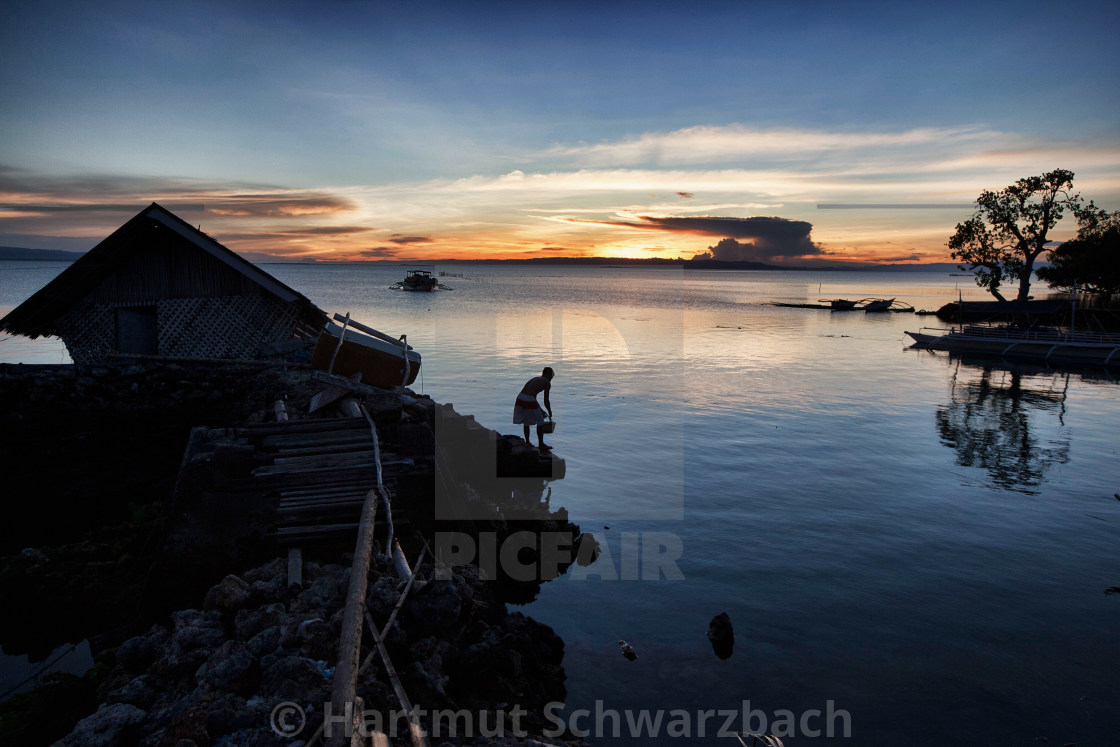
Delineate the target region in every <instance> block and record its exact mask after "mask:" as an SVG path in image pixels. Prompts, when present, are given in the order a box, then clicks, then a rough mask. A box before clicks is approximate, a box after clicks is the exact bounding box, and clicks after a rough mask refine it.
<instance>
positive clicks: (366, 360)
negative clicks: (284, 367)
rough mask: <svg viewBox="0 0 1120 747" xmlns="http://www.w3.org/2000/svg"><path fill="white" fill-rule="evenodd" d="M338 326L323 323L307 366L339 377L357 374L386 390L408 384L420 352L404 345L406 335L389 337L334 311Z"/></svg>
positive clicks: (406, 344) (414, 375)
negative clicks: (309, 364)
mask: <svg viewBox="0 0 1120 747" xmlns="http://www.w3.org/2000/svg"><path fill="white" fill-rule="evenodd" d="M334 318H335V319H336V320H338V321H340V322H342V325H338V324H335V323H334V322H327V324H326V326H325V327H324V328H323V331H322V332H321V333H320V334H319V339H318V341H317V342H316V344H315V352H314V353H313V354H312V356H311V365H312V367H314V368H317V369H319V370H321V371H327V372H328V373H332V374H337V375H339V376H353V375H355V374H360V376H361V378H360V382H361V383H362V384H369V385H371V386H377V387H382V388H385V389H389V388H392V387H395V386H408V385H409V384H411V383H412V382H414V381H416V376H417V375H418V374H419V373H420V353H418V352H416V351H415V350H413V349H412V346H411V345H409V344H408V336H407V335H401V337H400V339H396V338H393V337H390V336H389V335H387V334H385V333H383V332H379V331H377V330H376V329H373V328H372V327H367V326H365V325H364V324H359V323H358V322H355V321H354V320H353V319H351V318H350V315H349V314H347V315H346V316H345V317H343V316H340V315H338V314H335V315H334Z"/></svg>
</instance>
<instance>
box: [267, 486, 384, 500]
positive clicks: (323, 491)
mask: <svg viewBox="0 0 1120 747" xmlns="http://www.w3.org/2000/svg"><path fill="white" fill-rule="evenodd" d="M368 490H369V485H365V484H363V483H358V482H347V483H340V484H339V485H326V486H312V487H307V488H293V489H292V490H281V491H280V492H279V493H278V495H279V496H280V498H281V500H283V499H284V498H299V497H304V496H310V495H331V494H333V493H347V492H360V493H361V494H362V495H363V496H364V495H365V494H366V491H368Z"/></svg>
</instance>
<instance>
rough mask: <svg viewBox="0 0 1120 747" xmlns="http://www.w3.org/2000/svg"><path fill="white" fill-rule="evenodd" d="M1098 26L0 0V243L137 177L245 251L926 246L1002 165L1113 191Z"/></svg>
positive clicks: (111, 211)
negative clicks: (1070, 176)
mask: <svg viewBox="0 0 1120 747" xmlns="http://www.w3.org/2000/svg"><path fill="white" fill-rule="evenodd" d="M1118 28H1120V5H1118V4H1116V3H1115V2H1086V3H1081V4H1078V5H1076V6H1071V5H1056V4H1053V3H1050V2H1047V3H1033V2H1014V3H1005V4H991V3H983V2H969V3H957V4H950V3H917V4H913V3H906V4H904V3H896V2H887V3H838V2H828V3H780V2H766V3H753V2H742V1H741V2H734V3H722V2H697V3H679V2H674V3H660V2H652V1H646V2H641V3H637V2H595V3H581V2H573V1H572V0H568V1H566V2H563V3H559V2H558V3H536V2H527V1H526V0H522V1H521V2H511V3H496V2H487V3H479V2H436V3H428V2H408V3H404V2H401V3H381V2H332V1H330V0H319V1H318V2H314V3H312V2H306V3H304V2H282V1H277V0H272V1H269V2H236V1H228V0H227V1H223V2H214V3H211V2H191V3H186V2H183V3H178V2H144V3H120V2H113V1H112V0H108V1H107V2H98V3H90V2H82V3H69V2H50V1H49V0H37V1H35V2H23V1H22V0H8V1H7V2H5V3H4V6H3V10H0V102H2V106H0V245H6V246H21V247H36V248H57V249H70V250H84V249H88V248H90V247H92V246H93V245H94V244H96V243H97V242H98V241H99V240H100V239H102V238H104V237H105V236H107V235H108V234H109V233H111V232H112V231H113V230H114V229H116V228H117V227H118V226H120V225H121V224H122V223H123V222H124V221H125V220H127V219H128V218H130V217H131V216H132V215H134V214H135V213H137V212H139V211H140V210H141V209H142V208H143V207H145V206H146V205H147V204H148V203H150V202H152V201H157V202H160V203H161V204H163V205H164V206H165V207H168V208H169V209H171V210H172V211H174V212H176V213H177V214H179V215H180V216H181V217H183V218H184V219H185V220H187V221H189V222H191V223H192V224H195V225H200V226H201V227H202V229H203V230H204V231H206V232H207V233H209V234H211V235H212V236H214V238H216V239H217V240H219V241H221V242H222V243H224V244H225V245H227V246H229V247H230V248H232V249H234V250H236V251H239V252H242V253H245V254H246V255H247V256H250V257H251V258H253V259H264V258H267V256H269V255H270V256H273V257H282V258H286V259H300V258H315V259H318V260H354V259H363V258H364V259H393V258H397V259H416V260H425V259H429V260H430V259H441V258H475V257H496V258H522V257H524V258H527V257H539V256H584V255H601V256H616V257H676V256H683V257H690V256H692V255H694V254H697V253H700V252H705V251H708V250H709V247H715V249H714V250H713V251H715V253H716V254H717V256H731V255H735V257H737V258H743V259H757V260H761V261H768V262H776V263H806V262H827V263H835V262H839V261H867V260H877V261H890V262H913V261H921V262H936V261H946V260H947V259H948V257H947V252H948V250H947V249H946V248H945V243H946V241H947V239H948V237H949V235H950V234H951V233H952V231H953V228H954V226H955V224H956V223H957V222H958V221H961V220H963V219H965V218H967V217H968V216H969V215H970V213H971V210H970V208H969V207H968V205H969V203H971V202H972V201H973V200H974V199H975V198H976V196H977V195H978V194H979V192H980V190H982V189H985V188H991V189H995V188H999V187H1002V186H1005V185H1007V184H1009V183H1011V182H1013V181H1014V180H1015V179H1017V178H1020V177H1025V176H1029V175H1033V174H1040V173H1042V172H1044V171H1049V170H1052V169H1055V168H1067V169H1071V170H1073V171H1074V172H1076V175H1077V176H1076V179H1075V186H1076V188H1077V190H1078V191H1079V192H1081V194H1082V195H1083V196H1085V197H1087V198H1092V199H1094V200H1095V201H1096V202H1097V204H1098V205H1101V206H1103V207H1106V208H1108V209H1110V210H1116V209H1120V93H1118V92H1120V54H1118V53H1117V52H1116V38H1117V29H1118ZM852 206H861V207H852ZM1074 229H1075V226H1074V224H1073V221H1072V219H1067V220H1066V221H1064V222H1063V223H1062V224H1060V225H1059V229H1058V231H1057V232H1056V234H1055V238H1065V237H1068V236H1069V235H1072V232H1073V230H1074Z"/></svg>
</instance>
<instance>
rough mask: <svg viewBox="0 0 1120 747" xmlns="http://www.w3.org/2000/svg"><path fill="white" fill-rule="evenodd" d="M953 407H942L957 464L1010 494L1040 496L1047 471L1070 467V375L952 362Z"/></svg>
mask: <svg viewBox="0 0 1120 747" xmlns="http://www.w3.org/2000/svg"><path fill="white" fill-rule="evenodd" d="M952 365H954V366H955V370H954V372H953V374H952V376H951V377H950V378H949V402H948V404H946V405H942V406H939V407H938V408H937V414H936V419H937V429H938V431H939V433H940V436H941V441H942V443H944V444H945V445H946V446H949V447H951V448H952V449H954V450H955V451H956V452H957V464H959V465H960V466H962V467H981V468H983V469H985V470H987V472H988V475H989V476H990V477H991V479H992V482H994V483H995V484H996V485H997V486H999V487H1001V488H1004V489H1006V490H1013V491H1017V492H1021V493H1028V494H1036V493H1038V492H1039V489H1040V488H1041V486H1042V484H1043V482H1044V478H1045V475H1046V472H1047V470H1048V469H1049V468H1050V467H1052V466H1053V465H1055V464H1066V463H1067V462H1069V450H1070V430H1069V428H1068V426H1066V423H1065V414H1066V391H1067V390H1068V387H1069V377H1070V374H1068V373H1065V374H1059V373H1054V372H1046V371H1045V370H1044V369H1043V370H1039V371H1030V370H1019V369H1015V368H1010V369H1009V368H1000V367H996V366H993V365H991V364H973V363H969V362H967V361H964V360H960V359H958V360H955V361H953V362H952Z"/></svg>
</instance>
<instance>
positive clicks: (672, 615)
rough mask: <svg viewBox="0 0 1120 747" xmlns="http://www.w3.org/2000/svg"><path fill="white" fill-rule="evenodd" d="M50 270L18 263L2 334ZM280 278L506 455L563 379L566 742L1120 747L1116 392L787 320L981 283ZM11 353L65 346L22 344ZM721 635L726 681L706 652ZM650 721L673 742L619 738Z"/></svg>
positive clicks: (327, 270) (727, 277)
mask: <svg viewBox="0 0 1120 747" xmlns="http://www.w3.org/2000/svg"><path fill="white" fill-rule="evenodd" d="M61 267H63V265H57V266H55V267H53V268H50V267H47V266H46V265H42V266H40V265H38V263H36V264H35V265H32V264H31V263H23V264H20V263H9V265H8V266H6V267H3V268H0V282H2V283H3V286H2V289H3V290H2V293H0V313H6V312H7V311H8V310H10V308H11V307H12V306H14V305H15V304H17V303H19V302H20V301H21V300H22V299H23V298H25V297H26V296H27V295H30V293H31V292H33V291H34V290H35V289H36V288H38V287H39V286H40V285H42V283H44V282H46V280H47V279H49V277H51V276H52V275H53V273H54V272H57V271H58V270H59V269H61ZM20 268H27V269H20ZM265 269H267V270H268V271H269V272H271V273H273V274H274V275H276V276H277V277H278V278H280V279H281V280H283V281H284V282H285V283H287V284H289V285H291V286H292V287H294V288H296V289H298V290H300V291H301V292H303V293H304V294H306V295H307V296H309V297H310V298H311V299H312V300H313V301H315V302H316V303H317V304H319V305H320V306H321V307H323V308H325V309H328V310H330V311H339V312H343V313H345V312H347V311H349V312H350V313H351V314H352V316H353V317H354V318H355V319H358V320H360V321H363V322H366V323H368V324H370V325H372V326H375V327H377V328H379V329H381V330H383V331H385V332H388V333H391V334H394V335H399V334H402V333H407V334H408V336H409V342H410V343H411V344H413V345H414V346H415V347H416V348H417V349H418V350H420V352H421V353H422V354H423V356H424V367H423V369H422V372H423V380H422V381H418V382H417V385H418V386H421V387H422V388H423V390H424V391H425V392H427V393H428V394H430V395H432V396H433V397H434V398H435V399H437V400H439V401H443V402H453V403H454V404H455V406H456V408H457V409H458V410H459V411H460V412H466V413H473V414H475V415H476V416H477V417H478V419H479V421H480V422H482V423H483V424H484V425H487V426H489V427H493V428H497V429H499V430H502V431H503V432H506V433H515V432H518V431H519V428H518V427H515V426H513V425H512V424H511V423H510V405H511V400H512V399H513V395H514V394H516V392H517V391H518V390H519V389H520V386H521V384H522V383H523V382H524V381H525V380H526V379H528V378H529V377H530V376H533V375H535V374H536V373H538V372H539V370H540V368H541V367H542V366H545V365H551V366H553V367H554V368H555V369H556V372H557V378H556V380H555V381H554V385H553V395H552V402H553V406H554V410H555V413H556V418H557V421H558V424H559V425H558V428H557V432H556V434H555V435H554V436H553V437H552V443H553V444H554V445H555V447H556V451H557V453H558V454H559V455H560V456H562V457H564V458H565V459H566V460H567V464H568V472H567V477H566V479H564V480H561V481H557V482H554V483H553V484H552V492H551V505H552V507H553V508H557V507H560V506H564V507H566V508H567V509H568V511H569V512H570V514H571V516H572V518H573V520H574V521H576V522H577V523H579V524H581V525H582V526H583V528H584V529H585V530H591V531H593V532H594V533H595V534H596V536H597V538H598V539H599V541H600V543H602V544H603V545H604V546H605V548H606V550H607V552H606V553H605V554H604V555H603V557H602V558H600V560H599V561H598V562H597V563H595V564H593V565H592V566H590V567H589V568H577V569H574V570H575V572H573V573H570V574H569V575H568V576H565V577H563V578H561V579H560V580H558V581H555V582H552V583H550V584H546V585H545V587H544V589H543V591H542V593H541V595H540V598H539V599H538V600H537V601H536V602H534V603H533V604H532V605H530V606H529V607H528V608H527V609H526V610H525V611H526V612H527V613H528V614H530V615H532V616H533V617H535V618H537V619H539V620H541V621H543V622H545V623H547V624H549V625H551V626H552V627H553V628H554V629H555V630H556V631H557V632H558V633H559V634H560V635H561V636H562V637H563V638H564V640H565V642H566V645H567V648H566V654H565V668H566V670H567V673H568V682H567V685H568V691H569V699H568V704H567V708H566V710H565V711H562V712H560V713H559V714H558V716H557V718H558V719H563V720H564V721H565V723H570V719H571V718H572V717H573V716H575V717H576V718H579V714H578V713H577V711H578V710H579V709H587V710H588V711H590V712H591V713H590V716H589V717H586V718H582V720H578V721H577V722H576V723H575V725H576V726H579V727H582V728H585V729H591V730H595V727H596V724H595V715H596V714H595V712H596V709H597V708H598V709H599V710H600V711H602V712H604V714H603V716H602V718H601V719H600V720H601V722H602V726H603V732H604V733H605V734H607V735H608V736H609V735H610V734H611V733H612V732H613V729H614V724H615V723H616V722H617V723H619V732H620V734H621V735H622V736H621V737H620V739H619V740H618V741H620V742H624V743H638V742H642V743H651V742H658V743H663V742H670V743H679V744H712V743H717V742H725V743H727V744H732V743H735V744H737V742H735V741H734V740H733V739H728V738H722V739H721V738H719V737H717V736H716V732H717V731H718V730H719V728H720V727H721V726H722V725H723V722H724V720H725V717H724V716H723V715H721V714H714V715H712V716H711V717H709V718H707V719H706V720H705V719H703V718H702V716H701V714H702V712H704V711H709V710H711V711H719V710H725V711H729V710H734V711H736V712H737V713H739V714H740V715H739V716H738V717H737V718H736V719H735V720H734V722H733V723H732V728H734V729H736V730H743V729H750V730H762V729H763V728H765V729H766V730H770V731H773V730H775V729H777V731H778V733H779V734H782V733H786V734H788V733H789V731H790V729H791V727H792V730H793V731H794V732H796V734H797V736H796V737H794V738H793V739H786V740H785V741H786V744H787V745H789V744H794V745H800V744H816V743H838V744H860V745H904V744H914V745H944V744H1008V745H1010V744H1038V743H1040V742H1036V741H1035V740H1036V739H1037V738H1039V737H1045V738H1046V739H1047V740H1049V743H1050V744H1065V743H1068V742H1076V743H1078V744H1080V745H1090V744H1118V743H1120V737H1118V736H1117V735H1120V710H1118V709H1117V707H1116V706H1117V703H1120V683H1118V678H1117V675H1116V673H1117V672H1120V595H1106V594H1105V593H1104V591H1105V590H1106V589H1108V588H1109V587H1114V586H1118V585H1120V501H1118V500H1117V499H1116V498H1115V497H1114V494H1115V493H1118V492H1120V459H1118V458H1117V457H1118V450H1120V438H1118V437H1117V436H1118V432H1120V427H1118V426H1120V388H1118V386H1117V383H1116V381H1115V380H1114V379H1112V378H1108V377H1101V376H1094V375H1092V374H1091V373H1085V374H1080V373H1074V374H1069V373H1058V372H1047V371H1029V370H1009V369H1006V368H1001V367H998V366H994V367H993V366H988V367H984V366H981V365H975V364H972V363H965V362H961V361H958V360H955V359H954V360H950V359H949V358H948V357H946V356H945V355H943V354H930V353H926V352H919V351H912V350H908V349H907V348H908V344H909V338H905V336H904V334H903V332H904V330H906V329H914V328H916V327H918V326H921V325H923V324H927V325H936V324H937V322H936V320H935V319H934V318H933V317H925V318H917V317H915V316H913V315H910V314H864V313H862V312H849V313H831V312H828V311H815V310H805V309H788V308H777V307H773V306H770V305H768V303H769V302H771V301H787V302H805V301H809V302H813V301H816V300H817V299H818V298H834V297H849V298H860V297H865V296H884V297H892V296H896V297H898V298H899V299H900V300H903V301H907V302H909V303H911V304H913V305H914V306H915V307H918V308H930V309H933V308H937V307H938V306H940V305H941V304H943V303H945V302H947V301H949V300H953V299H955V298H957V296H958V293H962V294H963V295H964V297H965V298H966V299H968V298H970V297H972V298H977V299H980V298H983V295H982V294H981V293H980V292H979V291H978V290H977V289H976V288H975V287H974V286H973V285H972V284H971V279H970V278H967V277H950V276H947V275H943V274H938V273H792V272H791V273H754V272H689V273H684V272H683V271H680V270H674V269H657V270H655V269H641V270H638V269H610V268H604V269H594V270H592V269H584V268H509V267H501V268H494V267H487V266H466V267H464V266H455V267H449V268H445V269H448V270H453V271H455V272H463V273H465V274H466V275H467V277H466V278H443V281H444V282H445V283H446V284H447V285H451V286H453V287H454V288H455V290H454V291H453V292H442V293H435V294H409V293H395V292H391V291H388V290H387V289H386V288H387V286H388V285H389V284H390V283H392V282H394V281H395V280H398V279H400V276H401V275H402V273H403V270H402V269H401V268H378V267H365V266H337V267H306V266H295V265H271V266H267V267H266V268H265ZM0 360H27V361H31V360H34V361H37V362H58V361H59V360H65V353H64V351H62V350H61V348H60V347H59V345H58V344H57V343H55V342H49V341H48V342H34V343H29V342H27V341H22V340H18V339H13V340H5V341H3V342H0ZM658 552H661V553H662V554H663V556H665V557H667V558H675V559H674V560H673V561H672V562H671V563H670V562H664V563H663V564H662V566H663V568H665V569H667V570H669V571H671V572H670V573H669V574H668V575H670V576H674V577H673V578H666V577H665V575H666V574H665V573H663V572H662V573H655V572H654V571H656V570H657V568H656V565H657V553H658ZM678 552H679V557H676V555H677V553H678ZM674 569H677V570H679V574H678V573H675V572H672V571H673V570H674ZM678 576H679V577H678ZM719 612H727V613H728V615H729V616H730V618H731V621H732V623H733V625H734V628H735V648H734V653H733V655H732V656H731V657H730V658H729V659H726V660H721V659H719V658H717V657H716V656H715V654H714V653H713V651H712V648H711V646H710V645H709V643H708V641H707V640H706V638H705V635H704V633H705V630H706V629H707V626H708V621H709V620H710V619H711V618H712V617H713V616H714V615H716V614H717V613H719ZM620 639H625V640H627V641H629V642H630V643H632V644H633V646H634V647H635V649H636V651H637V653H638V659H637V660H636V661H633V662H631V661H627V660H626V659H625V658H624V657H622V656H621V655H620V653H619V645H618V641H619V640H620ZM744 701H749V704H750V705H749V709H748V710H749V711H754V714H753V715H752V714H748V715H750V716H751V718H750V719H749V720H748V719H744V718H743V716H742V711H743V709H744ZM829 702H831V703H832V706H831V708H832V710H833V711H837V712H840V711H843V712H844V713H845V714H846V716H847V718H846V720H845V718H844V717H842V716H841V717H836V718H834V719H832V720H831V721H830V720H828V719H827V718H826V715H825V714H826V713H827V711H828V709H829ZM611 710H613V711H617V712H618V718H617V719H616V718H615V717H614V716H613V715H612V714H611V713H609V711H611ZM642 710H645V711H647V712H648V713H649V716H650V717H651V718H655V717H656V716H657V711H658V710H662V711H663V721H662V722H661V734H660V737H659V738H656V739H651V738H649V737H648V736H646V737H645V738H643V739H632V738H629V737H628V735H629V733H630V731H631V729H630V727H629V725H628V723H627V720H626V716H627V713H626V712H627V711H629V712H630V716H631V717H633V718H636V717H638V715H639V712H640V711H642ZM674 710H675V712H674V713H670V711H674ZM814 711H821V712H824V713H822V715H820V716H817V715H815V713H814ZM786 712H789V713H788V714H787V713H786ZM762 717H765V718H766V720H767V722H768V723H767V724H766V725H765V727H763V726H762V724H761V722H760V720H761V718H762ZM775 718H778V719H779V723H778V724H775V723H774V719H775ZM790 719H792V723H791V722H790ZM702 720H704V722H705V729H706V731H705V733H704V734H701V733H700V731H699V723H700V721H702ZM670 721H673V722H674V723H675V725H676V727H677V733H683V732H687V733H689V734H691V738H679V739H672V740H670V739H668V738H667V737H666V727H667V725H668V724H669V722H670ZM686 721H687V725H686ZM830 725H831V726H832V727H833V728H834V731H835V736H834V738H833V739H828V738H827V737H826V733H827V730H828V728H829V726H830ZM845 725H850V728H851V739H847V740H845V739H843V738H842V736H841V735H842V734H843V730H844V726H845ZM686 726H687V728H686ZM818 729H819V730H821V731H822V732H825V733H822V735H821V736H820V737H819V738H811V737H812V732H813V731H814V730H818ZM807 732H808V733H807ZM646 733H647V734H648V731H647V732H646Z"/></svg>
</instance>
